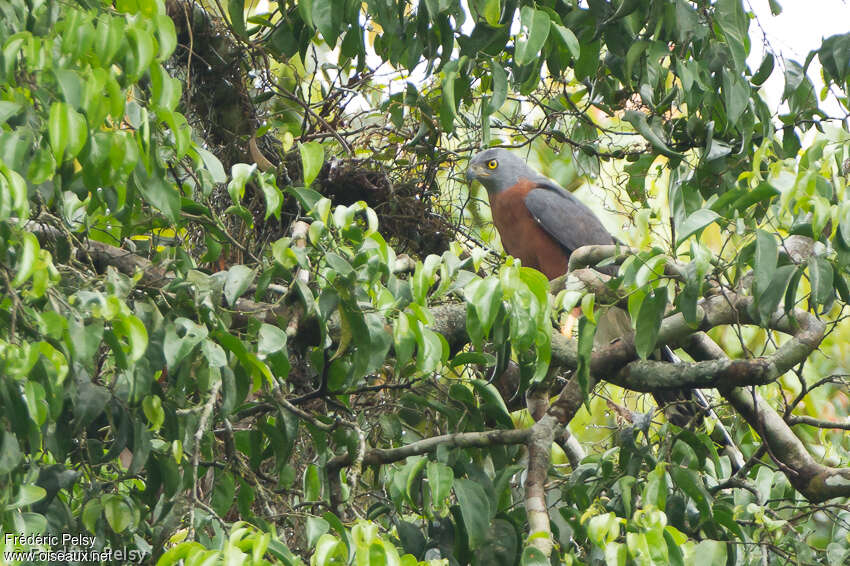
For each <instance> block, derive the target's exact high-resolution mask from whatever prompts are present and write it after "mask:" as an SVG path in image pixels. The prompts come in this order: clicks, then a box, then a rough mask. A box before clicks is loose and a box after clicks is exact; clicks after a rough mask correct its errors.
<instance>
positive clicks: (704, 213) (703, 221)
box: [676, 208, 720, 245]
mask: <svg viewBox="0 0 850 566" xmlns="http://www.w3.org/2000/svg"><path fill="white" fill-rule="evenodd" d="M718 218H720V215H718V214H717V213H716V212H714V211H713V210H711V209H708V208H701V209H699V210H697V211H694V212H693V213H691V214H690V215H688V217H687V218H685V221H684V222H682V225H681V226H676V245H681V244H682V242H684V241H685V240H687V239H688V238H690V237H691V236H692V235H693V234H695V233H696V232H699V231H700V230H702V229H703V228H705V227H706V226H708V225H709V224H711V223H712V222H714V221H715V220H717V219H718Z"/></svg>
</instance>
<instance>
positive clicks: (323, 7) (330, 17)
mask: <svg viewBox="0 0 850 566" xmlns="http://www.w3.org/2000/svg"><path fill="white" fill-rule="evenodd" d="M308 1H309V3H310V4H311V5H312V6H311V16H312V18H313V24H315V26H316V28H317V29H318V30H319V31H320V32H321V33H322V37H324V38H325V41H326V42H328V45H330V46H331V47H332V48H333V47H334V46H335V45H336V40H337V38H339V34H340V32H342V27H343V23H342V9H341V6H340V5H339V4H337V3H336V2H334V1H333V0H308ZM299 4H300V2H299ZM307 184H309V183H307Z"/></svg>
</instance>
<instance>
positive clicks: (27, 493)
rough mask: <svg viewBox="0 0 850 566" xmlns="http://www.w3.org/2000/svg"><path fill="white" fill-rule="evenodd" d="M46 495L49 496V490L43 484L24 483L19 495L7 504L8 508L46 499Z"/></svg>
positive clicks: (15, 507)
mask: <svg viewBox="0 0 850 566" xmlns="http://www.w3.org/2000/svg"><path fill="white" fill-rule="evenodd" d="M45 496H47V491H46V490H45V489H44V488H43V487H41V486H38V485H22V486H21V487H20V489H19V490H18V495H17V496H16V497H15V499H14V501H12V503H10V504H8V505H6V510H12V509H17V508H19V507H26V506H27V505H32V504H33V503H37V502H38V501H41V500H42V499H44V498H45Z"/></svg>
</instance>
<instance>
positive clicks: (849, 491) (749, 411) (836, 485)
mask: <svg viewBox="0 0 850 566" xmlns="http://www.w3.org/2000/svg"><path fill="white" fill-rule="evenodd" d="M813 318H814V317H813ZM686 350H687V351H688V353H689V354H691V356H693V357H694V359H707V358H708V357H712V358H717V357H719V356H725V354H724V353H723V351H722V350H721V349H720V348H719V347H718V346H717V345H716V344H714V343H713V342H712V341H711V339H710V338H708V336H706V335H705V334H699V335H696V336H695V337H694V338H692V339H691V341H690V342H689V343H688V344H687V345H686ZM720 393H721V395H723V397H725V398H726V400H728V401H729V403H730V404H731V405H732V406H733V407H734V408H735V409H736V410H737V411H738V413H740V414H741V416H743V417H744V419H745V420H746V421H747V423H749V425H750V426H751V427H752V428H753V429H754V430H755V431H757V432H758V433H759V434H760V435H761V436H762V441H763V442H764V443H765V446H766V447H767V448H768V451H769V453H770V454H771V456H772V457H773V458H774V459H776V460H777V461H778V463H779V464H780V467H781V469H782V472H783V473H784V474H785V476H786V477H787V478H788V481H789V482H790V483H791V485H793V486H794V489H796V490H797V491H799V492H800V493H801V494H802V495H803V496H804V497H805V498H806V499H808V500H809V501H810V502H812V503H821V502H823V501H826V500H828V499H832V498H834V497H848V496H850V469H847V468H832V467H829V466H824V465H823V464H820V463H819V462H816V461H815V460H814V458H812V456H811V454H809V452H808V451H807V450H806V447H805V446H804V445H803V443H802V441H801V440H800V439H799V438H797V436H796V435H795V434H794V432H793V431H792V430H791V428H790V426H788V423H786V422H785V421H784V420H782V417H781V416H780V415H779V413H777V412H776V411H775V410H773V408H771V406H770V405H769V404H768V403H767V402H766V401H765V400H764V399H763V398H762V397H761V395H759V394H758V393H756V392H755V391H748V390H747V389H743V388H740V387H736V388H731V389H725V390H721V391H720Z"/></svg>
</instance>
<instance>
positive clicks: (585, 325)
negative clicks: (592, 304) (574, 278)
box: [576, 316, 596, 406]
mask: <svg viewBox="0 0 850 566" xmlns="http://www.w3.org/2000/svg"><path fill="white" fill-rule="evenodd" d="M595 334H596V325H595V324H594V323H593V322H591V321H590V320H589V319H588V318H587V317H585V316H583V317H581V318H580V319H579V320H578V351H577V356H576V358H577V362H578V363H577V368H576V378H577V379H578V383H579V385H580V386H581V392H582V396H583V397H584V402H585V405H586V406H589V403H590V355H591V354H592V353H593V337H594V335H595Z"/></svg>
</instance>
